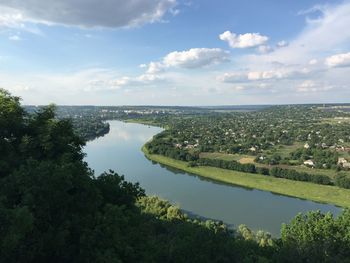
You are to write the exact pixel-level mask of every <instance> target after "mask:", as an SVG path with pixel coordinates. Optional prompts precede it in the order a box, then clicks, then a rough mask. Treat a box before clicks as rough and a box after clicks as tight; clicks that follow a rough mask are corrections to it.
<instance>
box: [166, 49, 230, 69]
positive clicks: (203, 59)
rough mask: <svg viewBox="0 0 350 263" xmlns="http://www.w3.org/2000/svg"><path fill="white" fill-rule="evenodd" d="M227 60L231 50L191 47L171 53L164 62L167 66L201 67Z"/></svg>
mask: <svg viewBox="0 0 350 263" xmlns="http://www.w3.org/2000/svg"><path fill="white" fill-rule="evenodd" d="M226 61H229V52H228V51H224V50H222V49H220V48H191V49H190V50H186V51H174V52H171V53H169V54H168V55H166V56H165V57H164V59H163V64H164V65H165V66H166V67H181V68H200V67H205V66H209V65H213V64H219V63H222V62H226Z"/></svg>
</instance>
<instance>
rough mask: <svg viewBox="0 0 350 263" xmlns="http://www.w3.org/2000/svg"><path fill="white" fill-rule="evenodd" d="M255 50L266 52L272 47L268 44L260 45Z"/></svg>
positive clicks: (270, 50)
mask: <svg viewBox="0 0 350 263" xmlns="http://www.w3.org/2000/svg"><path fill="white" fill-rule="evenodd" d="M257 51H258V52H259V53H261V54H266V53H269V52H272V51H273V48H272V47H271V46H269V45H262V46H258V47H257Z"/></svg>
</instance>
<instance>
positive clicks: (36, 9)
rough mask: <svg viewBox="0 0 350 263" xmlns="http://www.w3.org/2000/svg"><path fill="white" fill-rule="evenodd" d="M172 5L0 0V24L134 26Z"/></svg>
mask: <svg viewBox="0 0 350 263" xmlns="http://www.w3.org/2000/svg"><path fill="white" fill-rule="evenodd" d="M175 5H176V0H147V1H144V0H133V1H124V0H104V1H103V2H102V3H101V1H98V0H85V1H80V0H60V1H57V0H45V1H42V0H26V1H23V0H0V11H1V12H0V13H1V15H0V25H2V26H8V27H15V26H16V27H17V25H18V24H23V23H24V22H34V23H43V24H48V25H51V24H62V25H68V26H80V27H87V28H92V27H110V28H118V27H126V26H137V25H142V24H145V23H152V22H156V21H159V20H161V18H162V17H163V16H164V15H165V14H166V13H167V12H168V11H170V10H173V8H174V7H175Z"/></svg>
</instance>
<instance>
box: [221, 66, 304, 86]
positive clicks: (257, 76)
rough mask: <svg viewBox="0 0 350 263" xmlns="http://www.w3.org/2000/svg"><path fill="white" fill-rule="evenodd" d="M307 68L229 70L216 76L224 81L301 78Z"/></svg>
mask: <svg viewBox="0 0 350 263" xmlns="http://www.w3.org/2000/svg"><path fill="white" fill-rule="evenodd" d="M308 73H309V71H308V70H306V69H302V70H292V69H288V68H285V69H279V70H268V71H248V72H231V73H225V74H223V75H222V76H219V77H218V80H219V81H221V82H225V83H236V82H249V81H264V80H282V79H293V78H302V77H305V76H307V74H308Z"/></svg>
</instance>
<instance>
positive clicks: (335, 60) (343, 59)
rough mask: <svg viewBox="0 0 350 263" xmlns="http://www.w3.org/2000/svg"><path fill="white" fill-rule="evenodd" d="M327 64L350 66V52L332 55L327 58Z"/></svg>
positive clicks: (331, 65)
mask: <svg viewBox="0 0 350 263" xmlns="http://www.w3.org/2000/svg"><path fill="white" fill-rule="evenodd" d="M325 64H326V65H327V66H328V67H350V52H349V53H343V54H337V55H333V56H330V57H328V58H326V61H325Z"/></svg>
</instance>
